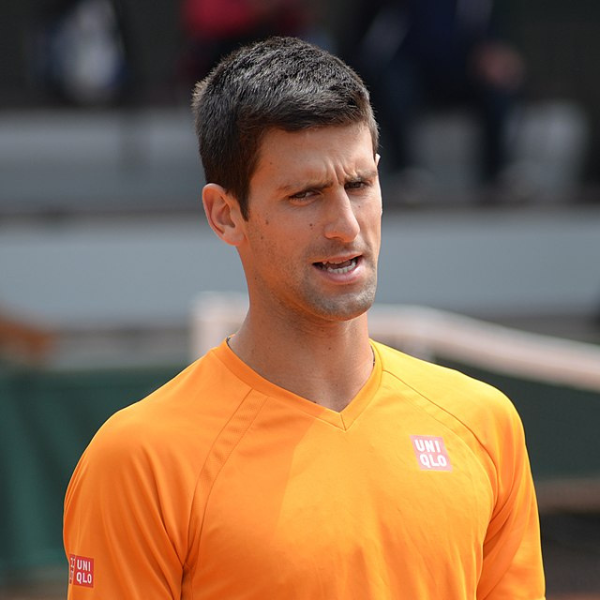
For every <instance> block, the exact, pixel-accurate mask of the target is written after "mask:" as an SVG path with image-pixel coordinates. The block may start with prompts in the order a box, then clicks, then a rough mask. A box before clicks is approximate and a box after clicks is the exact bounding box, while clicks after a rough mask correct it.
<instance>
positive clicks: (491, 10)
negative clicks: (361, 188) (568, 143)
mask: <svg viewBox="0 0 600 600" xmlns="http://www.w3.org/2000/svg"><path fill="white" fill-rule="evenodd" d="M495 9H496V7H495V6H494V5H493V2H492V0H366V1H363V2H362V6H361V8H360V10H359V11H358V13H357V17H358V18H357V23H358V26H357V28H356V37H355V42H354V43H353V44H352V46H353V48H352V50H350V51H349V57H348V59H349V60H350V62H352V63H353V64H354V65H355V67H356V68H357V69H358V70H359V71H360V73H361V75H363V77H364V78H365V79H366V81H367V83H368V84H369V86H370V88H371V91H372V94H373V101H374V104H375V107H376V109H377V111H378V119H379V122H380V124H381V128H382V139H383V147H384V151H385V156H384V158H385V160H384V168H387V169H388V170H392V171H394V172H402V171H403V170H406V169H410V168H411V167H413V166H415V165H414V157H413V155H412V152H411V144H410V139H411V125H412V123H413V122H414V118H415V116H416V115H417V114H418V111H419V110H421V109H422V108H424V107H427V108H429V107H447V106H454V105H461V106H464V105H466V106H469V107H473V108H474V109H475V110H476V114H478V116H479V117H480V121H481V124H482V133H483V140H482V142H483V145H482V152H481V164H480V177H481V181H482V182H483V183H486V184H495V183H497V180H498V178H499V176H500V175H501V173H502V171H503V169H504V168H505V167H506V166H507V161H508V159H509V152H508V148H507V135H506V126H507V121H508V118H509V116H510V114H511V111H512V110H513V108H514V107H515V103H516V101H517V99H518V96H519V93H520V90H521V86H522V81H523V75H524V66H523V62H522V60H521V57H520V56H519V54H518V53H517V52H516V51H515V50H514V49H513V48H512V47H511V46H510V45H509V44H507V43H506V42H504V41H503V40H502V39H501V38H500V37H499V32H498V30H497V18H496V14H495Z"/></svg>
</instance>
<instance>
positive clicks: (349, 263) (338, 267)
mask: <svg viewBox="0 0 600 600" xmlns="http://www.w3.org/2000/svg"><path fill="white" fill-rule="evenodd" d="M358 260H359V257H358V256H355V257H354V258H351V259H350V260H344V261H340V262H317V263H315V266H316V267H317V268H319V269H321V270H322V271H327V272H328V273H335V274H336V275H344V274H345V273H349V272H350V271H353V270H354V269H356V267H357V265H358Z"/></svg>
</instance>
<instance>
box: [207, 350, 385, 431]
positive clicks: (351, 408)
mask: <svg viewBox="0 0 600 600" xmlns="http://www.w3.org/2000/svg"><path fill="white" fill-rule="evenodd" d="M371 348H372V349H373V356H374V357H375V364H374V366H373V370H372V372H371V375H370V376H369V379H367V381H366V383H365V385H363V387H362V388H361V389H360V390H359V392H358V393H357V394H356V396H354V398H353V399H352V400H351V401H350V402H349V403H348V405H347V406H346V407H345V408H343V409H342V410H341V411H339V412H338V411H336V410H332V409H330V408H326V407H324V406H321V405H319V404H316V403H315V402H312V401H310V400H307V399H306V398H303V397H302V396H298V395H297V394H294V393H293V392H290V391H289V390H286V389H285V388H282V387H280V386H278V385H276V384H274V383H271V382H270V381H269V380H268V379H265V378H264V377H262V376H261V375H259V374H258V373H257V372H256V371H254V369H252V368H251V367H249V366H248V365H247V364H246V363H245V362H244V361H243V360H242V359H241V358H239V356H237V354H235V352H234V351H233V350H232V349H231V348H230V347H229V346H228V345H227V341H226V340H224V341H223V342H222V343H221V344H220V345H219V346H217V347H216V348H214V349H213V353H214V355H215V356H216V358H218V359H219V360H220V361H221V362H222V363H223V364H224V365H225V366H226V367H227V369H229V370H230V371H231V372H232V373H233V374H234V375H235V376H236V377H237V378H238V379H240V380H242V381H243V382H244V383H245V384H246V385H248V386H249V387H250V388H252V389H253V390H255V391H257V392H259V393H261V394H264V395H265V396H267V397H269V398H273V399H275V400H277V401H281V402H285V403H286V404H287V405H288V406H289V407H290V408H291V409H294V410H301V411H303V412H305V413H308V414H309V415H311V416H313V417H315V418H316V419H319V420H321V421H325V422H326V423H329V424H330V425H333V426H334V427H338V428H339V429H342V430H344V431H345V430H348V429H349V428H350V427H351V426H352V424H353V423H354V421H355V420H356V419H357V418H358V416H359V415H360V414H361V413H362V412H363V410H364V409H365V408H366V407H367V406H368V405H369V403H370V402H371V399H372V398H373V396H374V395H375V392H376V391H377V389H378V388H379V384H380V381H381V373H382V365H381V356H380V354H379V352H378V350H377V347H376V346H375V344H373V343H371Z"/></svg>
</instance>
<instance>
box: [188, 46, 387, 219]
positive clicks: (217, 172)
mask: <svg viewBox="0 0 600 600" xmlns="http://www.w3.org/2000/svg"><path fill="white" fill-rule="evenodd" d="M192 108H193V112H194V118H195V125H196V134H197V136H198V145H199V150H200V156H201V158H202V164H203V167H204V174H205V177H206V181H207V182H208V183H217V184H219V185H221V186H222V187H223V188H225V190H227V192H229V193H231V194H232V195H234V196H235V197H236V199H237V200H238V202H239V204H240V209H241V212H242V215H243V216H244V218H248V205H247V204H248V203H247V198H248V192H249V187H250V179H251V177H252V175H253V173H254V170H255V169H256V165H257V162H258V152H259V149H260V144H261V142H262V139H263V136H264V135H265V134H266V133H267V132H268V131H270V130H272V129H282V130H284V131H290V132H292V131H300V130H303V129H309V128H313V127H326V126H336V125H337V126H342V125H350V124H354V123H365V124H366V125H367V126H368V127H369V129H370V132H371V137H372V140H373V153H374V154H375V153H377V147H378V140H379V135H378V130H377V123H376V121H375V118H374V116H373V109H372V107H371V103H370V99H369V92H368V91H367V89H366V87H365V84H364V83H363V81H362V80H361V78H360V77H359V76H358V75H357V74H356V73H355V72H354V71H353V70H352V69H351V68H350V67H349V66H348V65H346V63H344V62H343V61H342V60H340V59H339V58H337V57H335V56H333V55H332V54H330V53H329V52H327V51H325V50H323V49H321V48H319V47H317V46H314V45H312V44H309V43H308V42H305V41H302V40H300V39H297V38H291V37H274V38H270V39H267V40H265V41H261V42H257V43H254V44H251V45H249V46H245V47H242V48H241V49H239V50H237V51H235V52H233V53H232V54H230V55H229V56H227V57H226V58H224V59H223V60H222V61H221V62H220V63H219V64H218V65H217V66H216V67H215V68H214V69H213V71H212V72H211V73H210V74H209V75H208V76H207V77H206V78H205V79H204V80H202V81H201V82H199V83H197V84H196V88H195V90H194V97H193V103H192Z"/></svg>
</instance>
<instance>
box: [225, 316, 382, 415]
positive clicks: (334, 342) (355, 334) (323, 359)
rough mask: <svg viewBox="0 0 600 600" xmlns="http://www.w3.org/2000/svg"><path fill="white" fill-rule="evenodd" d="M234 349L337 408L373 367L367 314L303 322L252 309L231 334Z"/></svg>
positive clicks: (275, 377)
mask: <svg viewBox="0 0 600 600" xmlns="http://www.w3.org/2000/svg"><path fill="white" fill-rule="evenodd" d="M230 346H231V348H232V350H233V351H234V352H235V353H236V354H237V355H238V356H239V357H240V358H241V359H242V360H243V361H244V362H245V363H246V364H247V365H248V366H249V367H251V368H252V369H253V370H255V371H256V372H257V373H259V374H260V375H261V376H262V377H264V378H265V379H267V380H269V381H271V382H272V383H274V384H276V385H278V386H280V387H282V388H284V389H287V390H289V391H291V392H293V393H295V394H297V395H298V396H301V397H303V398H306V399H307V400H310V401H312V402H315V403H317V404H320V405H322V406H324V407H327V408H330V409H332V410H337V411H339V410H342V409H343V408H344V407H345V406H347V405H348V404H349V402H350V401H351V400H352V398H354V396H356V394H357V393H358V392H359V390H360V389H361V388H362V387H363V385H364V384H365V383H366V381H367V379H368V378H369V376H370V374H371V371H372V369H373V352H372V349H371V345H370V343H369V334H368V328H367V316H366V314H364V315H361V316H360V317H357V318H356V319H352V320H350V321H343V322H332V323H325V324H323V323H321V324H319V325H314V326H307V325H306V324H303V325H302V326H298V325H297V324H296V323H294V322H292V321H287V322H286V323H285V324H284V325H283V326H278V327H273V321H272V319H271V320H264V321H263V320H262V319H259V318H257V317H256V316H255V315H253V314H252V311H250V312H249V313H248V315H247V317H246V319H245V321H244V323H243V325H242V327H241V328H240V330H239V331H238V333H237V334H236V335H235V336H234V337H233V338H231V340H230Z"/></svg>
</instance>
